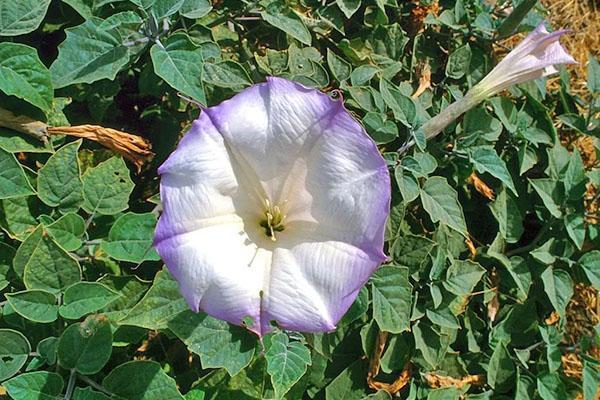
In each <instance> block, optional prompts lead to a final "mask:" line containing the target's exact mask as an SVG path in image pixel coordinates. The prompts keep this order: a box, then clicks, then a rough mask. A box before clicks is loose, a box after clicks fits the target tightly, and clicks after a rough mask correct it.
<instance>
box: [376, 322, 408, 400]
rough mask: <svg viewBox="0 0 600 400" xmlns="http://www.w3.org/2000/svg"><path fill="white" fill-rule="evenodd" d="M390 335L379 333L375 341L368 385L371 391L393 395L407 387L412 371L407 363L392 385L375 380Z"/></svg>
mask: <svg viewBox="0 0 600 400" xmlns="http://www.w3.org/2000/svg"><path fill="white" fill-rule="evenodd" d="M387 338H388V333H387V332H383V331H381V332H379V334H378V335H377V339H376V340H375V349H374V353H373V356H372V357H371V358H370V359H369V372H368V373H367V384H368V385H369V387H370V388H371V389H374V390H385V391H386V392H388V393H389V394H391V395H394V394H396V393H398V392H399V391H400V390H402V388H403V387H404V386H406V385H407V384H408V382H409V380H410V369H411V364H410V362H407V363H406V364H405V365H404V368H403V369H402V372H400V375H399V376H398V377H397V378H396V379H395V380H394V381H393V382H391V383H387V382H380V381H377V380H376V379H375V376H377V374H379V368H380V367H381V355H382V354H383V350H384V349H385V345H386V343H387Z"/></svg>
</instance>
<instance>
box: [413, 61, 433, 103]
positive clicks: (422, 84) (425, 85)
mask: <svg viewBox="0 0 600 400" xmlns="http://www.w3.org/2000/svg"><path fill="white" fill-rule="evenodd" d="M418 73H419V86H418V87H417V90H415V92H414V93H413V94H412V95H411V97H412V98H413V99H416V98H418V97H419V96H420V95H422V94H423V92H425V90H427V89H429V88H430V87H431V68H430V67H429V63H428V62H427V60H425V62H423V63H422V64H420V65H419V67H418Z"/></svg>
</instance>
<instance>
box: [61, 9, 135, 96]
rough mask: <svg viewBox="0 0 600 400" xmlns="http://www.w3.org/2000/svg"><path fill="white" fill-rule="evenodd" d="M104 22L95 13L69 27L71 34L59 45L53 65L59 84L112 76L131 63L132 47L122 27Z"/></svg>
mask: <svg viewBox="0 0 600 400" xmlns="http://www.w3.org/2000/svg"><path fill="white" fill-rule="evenodd" d="M101 23H102V20H101V19H99V18H95V17H92V18H90V19H88V20H87V21H85V22H84V23H83V24H81V25H78V26H76V27H74V28H68V29H66V30H65V31H66V33H67V38H66V39H65V41H64V42H62V43H61V44H60V46H58V57H57V58H56V60H55V61H54V62H53V63H52V65H51V66H50V72H51V73H52V81H53V83H54V87H55V88H61V87H65V86H68V85H72V84H74V83H92V82H95V81H99V80H100V79H110V80H112V79H114V78H115V76H116V75H117V73H118V72H119V71H120V70H121V69H122V68H123V67H125V65H127V63H128V62H129V50H128V48H127V47H126V46H124V45H123V38H122V37H121V34H120V33H119V30H118V29H117V28H112V29H102V28H101V27H100V24H101Z"/></svg>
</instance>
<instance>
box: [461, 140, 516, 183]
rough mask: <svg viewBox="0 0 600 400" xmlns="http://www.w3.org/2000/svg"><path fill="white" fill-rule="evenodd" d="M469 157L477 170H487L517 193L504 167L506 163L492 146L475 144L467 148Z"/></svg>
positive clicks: (481, 171) (483, 171) (482, 171)
mask: <svg viewBox="0 0 600 400" xmlns="http://www.w3.org/2000/svg"><path fill="white" fill-rule="evenodd" d="M469 157H470V159H471V162H472V163H473V165H474V166H475V169H477V171H478V172H480V173H485V172H489V173H490V174H491V175H492V176H494V177H496V178H498V179H500V180H501V181H502V183H504V184H505V185H506V186H507V187H508V188H509V189H510V190H511V191H512V192H513V193H514V194H515V195H517V189H516V188H515V184H514V183H513V180H512V177H511V176H510V172H508V168H506V164H505V163H504V161H503V160H502V159H501V158H500V156H498V154H497V153H496V150H494V148H493V147H492V146H477V147H475V148H472V149H469Z"/></svg>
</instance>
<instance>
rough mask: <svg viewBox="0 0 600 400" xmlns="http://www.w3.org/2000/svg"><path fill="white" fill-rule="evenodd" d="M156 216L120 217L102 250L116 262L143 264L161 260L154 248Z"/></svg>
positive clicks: (130, 215)
mask: <svg viewBox="0 0 600 400" xmlns="http://www.w3.org/2000/svg"><path fill="white" fill-rule="evenodd" d="M155 227H156V216H155V215H154V214H152V213H146V214H134V213H127V214H124V215H122V216H121V217H119V219H118V220H117V221H116V222H115V223H114V225H113V226H112V227H111V228H110V232H108V239H107V240H106V241H103V242H102V243H101V245H100V248H101V249H102V250H103V251H105V252H106V253H107V254H108V255H109V256H111V257H112V258H114V259H115V260H120V261H129V262H133V263H141V262H142V261H144V260H160V258H159V257H158V254H157V253H156V250H154V248H153V247H152V238H153V236H154V228H155Z"/></svg>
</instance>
